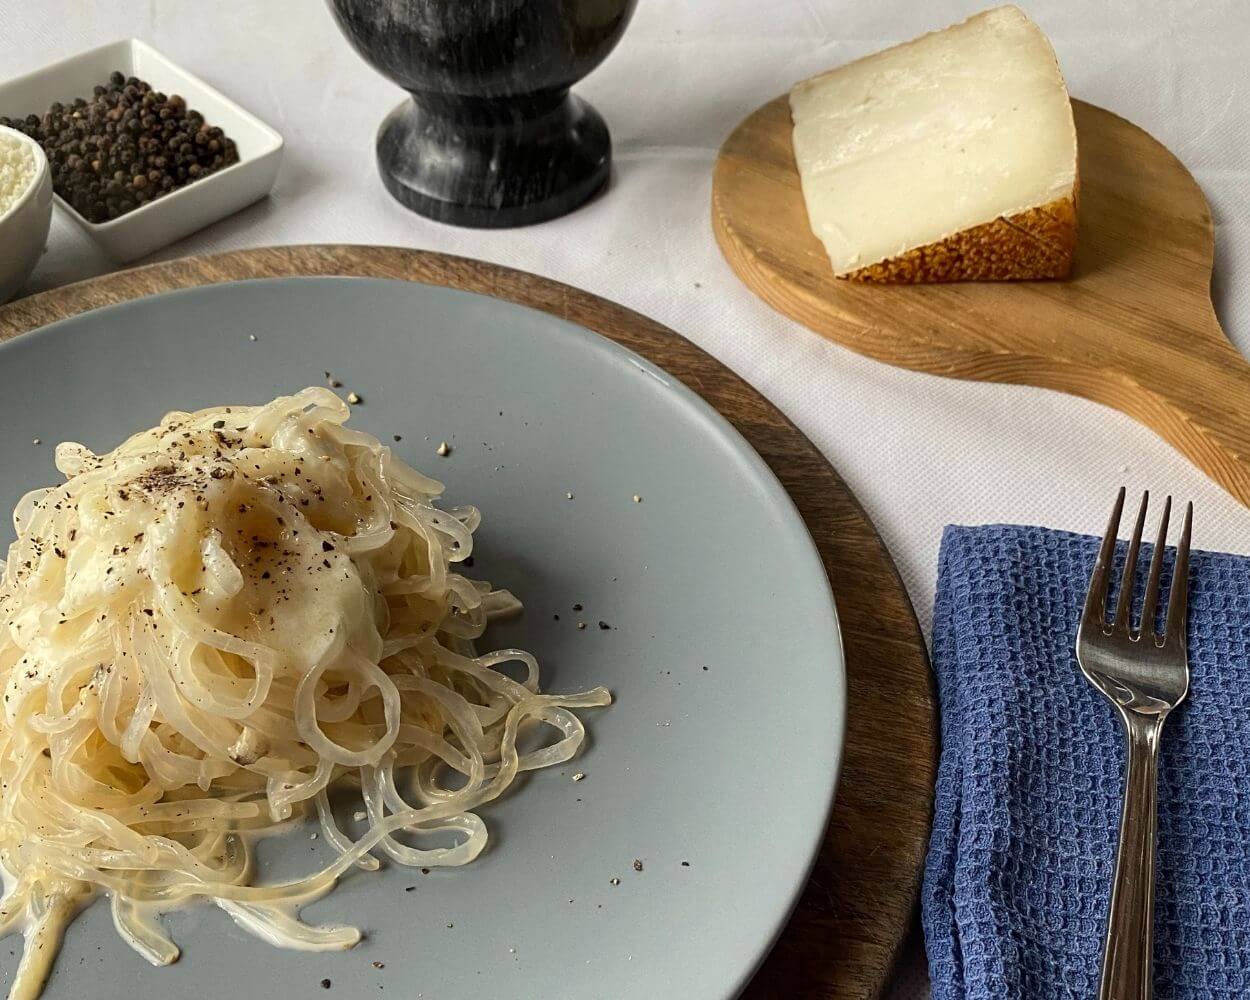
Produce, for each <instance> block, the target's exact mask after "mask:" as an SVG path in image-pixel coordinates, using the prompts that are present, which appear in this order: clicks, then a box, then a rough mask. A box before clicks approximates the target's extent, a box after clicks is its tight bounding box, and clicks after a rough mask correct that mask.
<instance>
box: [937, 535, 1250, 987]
mask: <svg viewBox="0 0 1250 1000" xmlns="http://www.w3.org/2000/svg"><path fill="white" fill-rule="evenodd" d="M1097 548H1098V541H1097V540H1096V539H1094V538H1088V537H1084V536H1078V535H1071V534H1066V533H1060V532H1054V531H1047V530H1044V529H1041V528H1019V527H1004V526H997V525H996V526H990V527H982V528H948V529H947V530H946V533H945V536H944V538H943V540H942V552H941V558H940V568H939V573H938V587H937V599H936V604H935V607H934V622H933V666H934V670H935V671H936V673H937V680H938V691H939V696H940V701H941V710H942V758H941V765H940V768H939V773H938V785H937V807H936V815H935V817H934V826H933V839H932V843H931V844H930V850H929V859H928V864H927V869H926V872H925V883H924V893H923V917H924V929H925V938H926V945H927V949H928V954H929V968H930V972H931V975H932V978H933V994H934V998H935V1000H957V998H958V1000H962V998H976V1000H980V998H985V1000H991V998H992V1000H1015V998H1025V1000H1034V998H1037V1000H1050V998H1055V1000H1058V998H1064V1000H1069V998H1081V1000H1085V998H1091V997H1094V996H1096V995H1097V983H1098V974H1099V965H1100V962H1101V944H1102V934H1103V922H1104V920H1105V914H1106V909H1107V899H1108V896H1109V892H1110V884H1111V872H1112V868H1113V865H1114V852H1115V841H1116V834H1117V828H1118V824H1119V813H1120V791H1121V775H1122V768H1123V765H1124V751H1123V746H1122V742H1123V741H1122V737H1121V734H1120V725H1119V722H1118V720H1117V719H1116V718H1115V715H1114V712H1113V709H1112V708H1111V707H1110V705H1109V704H1108V703H1107V702H1106V700H1105V699H1104V698H1103V697H1102V695H1100V694H1098V693H1097V692H1096V691H1095V690H1094V689H1093V688H1092V687H1090V685H1089V684H1088V683H1086V681H1085V679H1084V678H1083V677H1082V676H1081V674H1080V671H1079V668H1078V667H1077V664H1076V657H1075V654H1074V653H1073V642H1074V638H1075V635H1076V627H1077V622H1078V620H1079V617H1080V611H1081V605H1082V603H1083V601H1084V596H1085V587H1086V584H1087V582H1088V580H1089V573H1090V569H1091V568H1092V566H1093V563H1094V557H1095V555H1096V553H1097ZM1120 549H1121V552H1120V556H1121V558H1122V557H1123V549H1124V544H1123V543H1121V546H1120ZM1142 562H1143V564H1144V563H1145V562H1146V559H1145V558H1143V560H1142ZM1191 569H1192V582H1191V586H1190V624H1189V665H1190V694H1189V698H1188V699H1187V701H1186V702H1185V703H1184V704H1183V705H1182V706H1181V708H1180V709H1178V710H1177V711H1176V712H1174V713H1173V714H1172V716H1171V717H1170V718H1169V719H1168V722H1167V725H1166V726H1165V727H1164V732H1163V758H1162V763H1161V767H1160V788H1159V851H1158V868H1157V877H1158V881H1157V885H1156V890H1155V996H1156V997H1157V998H1158V1000H1190V998H1193V1000H1199V998H1202V1000H1211V998H1225V997H1229V998H1231V997H1238V998H1244V997H1250V559H1245V558H1242V557H1237V556H1230V555H1221V554H1217V553H1207V552H1203V553H1194V555H1193V557H1192V563H1191ZM1144 572H1145V567H1144V565H1143V566H1142V567H1141V571H1140V573H1139V576H1140V575H1144ZM1138 589H1139V590H1140V589H1141V581H1140V579H1139V581H1138Z"/></svg>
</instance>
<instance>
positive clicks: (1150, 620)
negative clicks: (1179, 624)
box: [1140, 497, 1172, 638]
mask: <svg viewBox="0 0 1250 1000" xmlns="http://www.w3.org/2000/svg"><path fill="white" fill-rule="evenodd" d="M1171 513H1172V498H1171V497H1168V498H1167V499H1166V500H1164V501H1163V516H1162V517H1160V518H1159V531H1158V534H1157V535H1156V536H1155V551H1154V555H1152V556H1151V557H1150V576H1149V577H1148V578H1147V580H1146V597H1145V600H1143V601H1142V607H1141V629H1140V632H1141V634H1142V635H1148V636H1150V637H1151V638H1154V637H1155V635H1156V633H1155V611H1156V609H1157V608H1158V607H1159V577H1160V576H1161V575H1162V574H1163V551H1164V549H1166V548H1167V547H1168V516H1169V515H1170V514H1171Z"/></svg>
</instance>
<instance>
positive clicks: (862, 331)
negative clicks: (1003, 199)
mask: <svg viewBox="0 0 1250 1000" xmlns="http://www.w3.org/2000/svg"><path fill="white" fill-rule="evenodd" d="M1073 109H1074V112H1075V117H1076V129H1077V142H1078V148H1079V156H1080V177H1081V189H1080V207H1079V236H1078V245H1077V256H1076V265H1075V269H1074V273H1073V276H1072V277H1071V278H1070V279H1068V280H1066V281H1033V282H1011V283H976V284H974V283H960V284H947V285H910V286H903V285H889V286H883V285H859V284H854V283H850V282H846V281H839V280H837V279H835V278H834V276H833V272H832V270H831V269H830V265H829V260H828V258H827V257H826V255H825V252H824V249H823V248H822V246H821V245H820V243H819V241H818V240H817V239H816V237H815V236H814V235H813V234H812V232H811V229H810V228H809V226H808V220H807V212H806V209H805V207H804V203H803V196H802V192H801V190H800V187H799V176H798V172H797V169H796V167H795V163H794V154H793V150H792V147H791V142H790V130H791V120H790V108H789V103H788V99H787V98H786V97H784V96H783V97H779V98H777V99H776V100H773V101H770V102H769V103H768V104H765V105H764V106H763V107H761V108H759V109H758V110H757V111H755V112H754V113H753V114H751V115H750V116H749V117H747V118H746V119H745V120H744V121H743V122H742V123H741V124H740V125H739V126H738V127H737V128H736V129H735V130H734V132H733V133H732V134H731V135H730V136H729V138H728V139H726V141H725V143H724V145H723V146H722V147H721V150H720V155H719V156H718V158H717V162H716V168H715V173H714V176H713V182H712V225H713V229H714V231H715V234H716V240H717V242H718V243H719V244H720V247H721V250H722V252H723V253H724V255H725V258H726V259H727V260H728V262H729V264H730V266H731V267H733V269H734V270H735V271H736V272H737V274H738V276H739V277H740V278H741V279H742V280H743V281H744V282H745V283H746V284H747V285H748V287H750V288H751V289H752V290H753V291H754V292H755V293H756V294H758V295H759V296H760V297H761V298H762V299H764V301H765V302H767V303H768V304H769V305H771V306H773V307H774V308H775V309H777V310H778V311H780V312H782V313H784V314H785V315H787V316H789V317H790V318H792V319H794V320H796V321H797V322H799V323H802V324H803V325H805V326H808V327H810V328H811V329H813V330H815V331H817V332H818V333H821V334H823V335H825V336H827V337H829V338H831V339H833V340H835V341H837V342H838V343H841V344H844V345H845V346H847V347H850V348H851V349H853V350H855V351H858V352H860V353H862V354H867V355H869V356H871V357H874V358H877V359H879V360H881V361H885V362H888V363H890V364H895V365H901V366H903V367H906V368H913V369H917V370H919V371H925V372H932V373H934V374H937V375H946V376H950V377H953V378H966V379H978V380H983V381H991V382H1009V383H1017V384H1024V385H1034V386H1042V387H1044V388H1048V389H1057V390H1060V391H1062V392H1068V393H1073V394H1075V395H1078V396H1083V397H1085V398H1087V399H1092V400H1094V401H1096V402H1099V403H1103V404H1105V405H1107V406H1111V407H1114V408H1115V409H1117V410H1120V411H1121V412H1123V413H1126V414H1128V415H1129V416H1131V417H1133V418H1134V419H1136V420H1139V421H1141V422H1142V423H1144V424H1146V425H1147V426H1149V427H1151V428H1152V429H1153V430H1154V431H1155V432H1156V433H1158V434H1159V435H1160V436H1161V437H1163V438H1164V439H1165V440H1167V441H1168V442H1169V443H1171V444H1172V445H1173V446H1174V447H1175V448H1177V449H1178V450H1179V451H1180V452H1181V453H1182V454H1184V455H1185V456H1187V457H1188V458H1189V459H1190V460H1191V461H1192V462H1193V463H1194V464H1195V465H1197V466H1198V467H1199V468H1201V469H1202V470H1203V471H1205V472H1206V473H1207V474H1208V475H1210V476H1211V477H1212V478H1213V479H1214V480H1215V481H1216V482H1218V483H1219V484H1220V485H1221V486H1223V487H1224V488H1225V489H1226V490H1228V491H1229V492H1230V493H1231V494H1232V495H1233V496H1235V497H1236V498H1237V499H1238V500H1240V501H1241V502H1242V503H1245V504H1250V408H1248V407H1247V405H1246V404H1247V400H1250V364H1247V362H1246V361H1245V359H1244V358H1242V356H1241V355H1240V354H1239V353H1238V352H1237V350H1236V348H1234V347H1233V346H1232V344H1230V343H1229V341H1228V339H1227V337H1226V336H1225V335H1224V332H1223V330H1222V329H1221V328H1220V324H1219V321H1218V320H1217V318H1216V315H1215V309H1214V307H1213V305H1212V302H1211V270H1212V265H1213V260H1214V233H1213V230H1212V225H1211V211H1210V209H1209V207H1208V206H1207V201H1206V198H1205V197H1204V196H1203V194H1202V191H1201V189H1200V188H1199V187H1198V184H1197V182H1196V181H1195V180H1194V178H1193V177H1192V175H1191V174H1190V173H1189V171H1188V170H1186V169H1185V166H1184V164H1182V163H1181V162H1180V161H1179V160H1178V159H1177V158H1176V157H1175V156H1174V155H1172V153H1171V152H1169V151H1168V149H1167V148H1166V147H1165V146H1163V145H1162V143H1160V142H1159V141H1158V140H1156V139H1155V138H1153V137H1152V136H1151V135H1149V134H1148V133H1147V132H1145V131H1144V130H1142V129H1141V128H1139V127H1137V126H1136V125H1133V124H1132V123H1131V122H1128V121H1126V120H1125V119H1123V118H1121V117H1119V116H1118V115H1115V114H1112V113H1111V112H1110V111H1105V110H1103V109H1102V108H1098V107H1095V106H1093V105H1091V104H1086V103H1084V102H1081V101H1074V102H1073Z"/></svg>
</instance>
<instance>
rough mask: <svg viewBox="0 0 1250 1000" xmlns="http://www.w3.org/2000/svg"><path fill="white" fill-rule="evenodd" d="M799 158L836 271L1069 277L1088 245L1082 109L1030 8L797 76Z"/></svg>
mask: <svg viewBox="0 0 1250 1000" xmlns="http://www.w3.org/2000/svg"><path fill="white" fill-rule="evenodd" d="M790 108H791V111H792V113H793V118H794V155H795V160H796V162H797V164H798V168H799V176H800V178H801V180H802V186H803V197H804V199H805V201H806V202H807V214H808V218H809V220H810V223H811V227H812V231H813V232H814V233H815V234H816V236H817V237H818V238H819V239H820V241H821V242H822V243H823V244H824V245H825V249H826V250H827V251H828V254H829V259H830V261H831V262H832V264H833V269H834V272H835V274H837V275H839V276H844V277H851V278H858V279H861V280H877V281H958V280H968V279H995V278H1044V277H1064V276H1066V275H1067V274H1068V272H1069V270H1070V268H1071V261H1072V253H1073V250H1074V249H1075V243H1076V192H1077V153H1076V129H1075V127H1074V125H1073V121H1072V105H1071V102H1070V100H1069V98H1068V91H1067V88H1066V87H1065V85H1064V82H1063V76H1062V74H1061V73H1060V71H1059V64H1058V62H1057V61H1056V59H1055V53H1054V50H1053V49H1052V48H1051V45H1050V42H1049V41H1048V40H1047V39H1046V36H1045V35H1044V34H1042V31H1041V29H1040V28H1038V27H1037V25H1035V24H1034V23H1033V22H1032V21H1030V20H1029V19H1028V18H1027V17H1026V16H1025V15H1024V13H1023V12H1022V11H1021V10H1020V9H1019V8H1018V7H1012V6H1008V7H997V8H994V9H992V10H987V11H985V12H983V13H981V14H977V15H976V16H975V17H972V18H969V19H968V20H967V21H964V22H963V23H961V24H957V25H954V26H953V27H950V28H946V29H945V30H943V31H935V32H933V33H932V34H928V35H924V36H922V37H921V38H917V39H916V40H915V41H911V42H907V43H906V44H903V45H898V46H895V47H894V48H891V49H886V50H885V51H883V52H878V53H877V54H875V55H871V56H868V57H866V58H864V59H860V60H858V61H856V62H853V63H850V64H849V65H846V66H842V67H840V68H839V69H835V70H832V71H830V72H828V73H824V74H822V75H821V76H817V77H814V78H813V79H811V80H807V81H805V82H803V83H800V84H799V85H798V86H796V87H795V88H794V89H793V90H792V91H791V93H790Z"/></svg>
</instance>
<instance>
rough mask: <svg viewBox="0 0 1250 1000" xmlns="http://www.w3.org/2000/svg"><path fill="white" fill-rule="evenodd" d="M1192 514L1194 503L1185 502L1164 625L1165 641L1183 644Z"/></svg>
mask: <svg viewBox="0 0 1250 1000" xmlns="http://www.w3.org/2000/svg"><path fill="white" fill-rule="evenodd" d="M1193 516H1194V505H1193V504H1192V503H1187V504H1185V523H1184V525H1183V526H1182V527H1181V540H1180V541H1179V542H1177V543H1176V562H1175V563H1174V564H1173V567H1172V589H1171V592H1170V593H1169V594H1168V620H1167V624H1166V625H1165V626H1164V630H1163V638H1164V640H1165V641H1166V642H1178V643H1180V644H1181V646H1184V645H1185V618H1186V615H1187V613H1188V609H1189V530H1190V522H1191V521H1192V520H1193Z"/></svg>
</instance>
